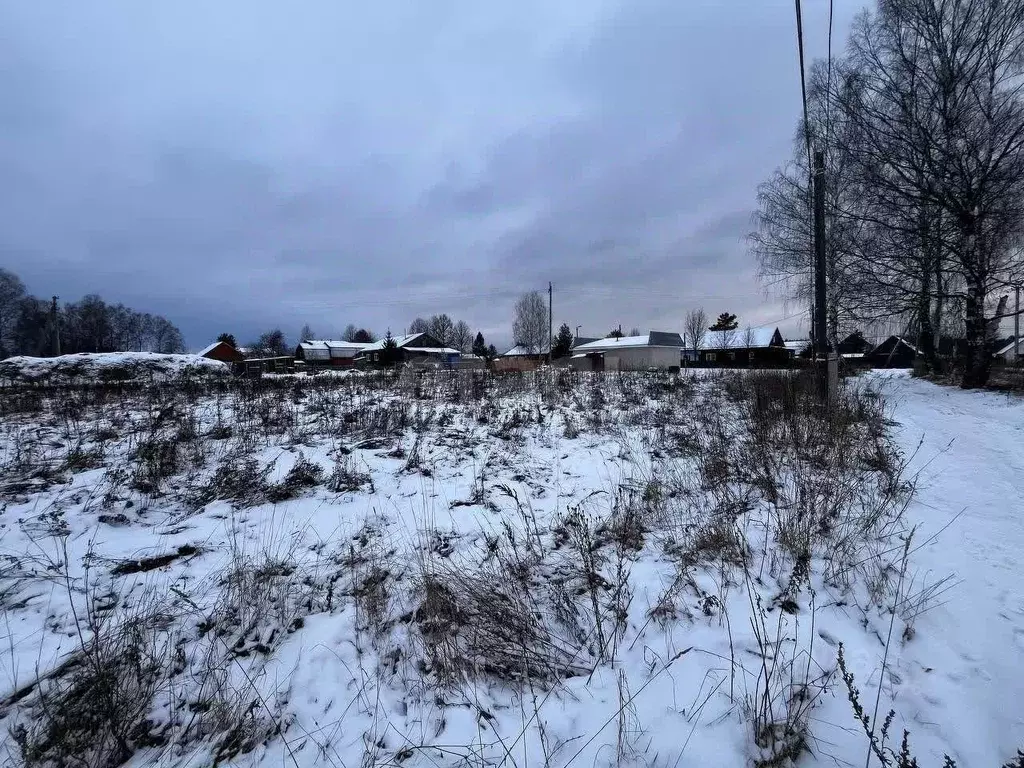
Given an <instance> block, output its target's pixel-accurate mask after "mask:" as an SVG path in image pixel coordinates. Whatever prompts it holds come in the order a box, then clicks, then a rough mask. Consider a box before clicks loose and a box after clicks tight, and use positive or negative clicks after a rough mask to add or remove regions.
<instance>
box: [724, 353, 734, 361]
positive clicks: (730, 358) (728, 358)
mask: <svg viewBox="0 0 1024 768" xmlns="http://www.w3.org/2000/svg"><path fill="white" fill-rule="evenodd" d="M725 359H726V360H735V359H736V353H735V352H726V353H725Z"/></svg>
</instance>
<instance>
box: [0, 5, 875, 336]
mask: <svg viewBox="0 0 1024 768" xmlns="http://www.w3.org/2000/svg"><path fill="white" fill-rule="evenodd" d="M862 4H863V3H861V2H853V1H851V0H836V3H835V5H836V8H835V31H834V38H833V40H834V43H833V44H834V46H835V47H836V48H841V47H842V44H843V42H844V40H845V36H846V32H847V30H848V28H849V24H850V21H851V19H852V17H853V16H854V14H855V13H856V11H857V10H858V9H859V8H860V7H861V6H862ZM827 6H828V3H827V2H826V1H825V0H807V1H805V2H804V13H805V35H806V43H807V48H808V56H809V57H812V56H820V55H824V52H825V45H826V40H827V29H828V23H827V22H828V15H827V13H828V11H827ZM808 63H809V62H808ZM799 104H800V90H799V80H798V68H797V60H796V42H795V23H794V11H793V3H792V0H736V1H734V2H731V3H721V2H719V0H618V1H613V0H585V1H584V0H517V2H514V3H513V2H481V1H480V0H466V1H465V2H456V1H454V0H429V2H427V1H426V0H420V1H417V0H401V1H395V2H373V3H365V2H363V3H353V2H345V1H344V0H304V2H301V3H285V2H281V0H275V1H274V2H266V1H264V0H218V2H208V1H207V0H203V2H191V1H189V2H181V1H180V0H178V1H176V2H161V3H148V2H137V0H125V2H117V3H115V2H104V1H100V0H90V2H80V1H79V0H76V1H75V2H22V1H21V0H0V178H2V179H3V186H2V187H0V266H4V267H6V268H8V269H11V270H13V271H14V272H16V273H17V274H19V275H20V276H21V277H22V279H23V280H24V281H25V283H26V285H27V286H28V289H29V290H30V291H31V292H33V293H36V294H38V295H42V296H49V295H50V294H53V293H57V294H59V295H60V296H61V297H62V298H63V299H66V300H73V299H77V298H79V297H81V296H82V295H84V294H86V293H90V292H97V293H100V294H101V295H102V296H103V297H104V298H106V299H107V300H108V301H122V302H124V303H126V304H128V305H130V306H133V307H135V308H137V309H140V310H147V311H152V312H159V313H161V314H164V315H166V316H167V317H168V318H169V319H171V320H172V321H173V322H175V323H177V324H178V326H179V327H180V328H181V329H182V331H183V332H184V333H185V336H186V340H187V342H188V343H189V345H190V346H191V347H199V346H202V345H204V344H205V343H206V342H207V341H209V340H210V339H212V338H213V337H214V336H216V335H217V334H218V333H220V332H222V331H231V332H234V333H235V334H236V336H238V337H239V338H240V339H249V338H252V337H254V336H255V335H256V334H258V333H259V332H260V331H262V330H265V329H267V328H270V327H273V326H280V327H281V328H282V329H283V330H284V331H285V333H286V334H287V335H288V336H289V338H290V339H291V338H294V337H295V336H296V335H297V334H298V331H299V328H300V327H301V326H302V325H303V323H307V322H308V323H310V324H311V325H312V326H313V328H314V330H316V331H317V332H318V334H320V335H323V336H330V335H336V334H338V333H339V332H340V331H341V329H342V328H344V327H345V325H346V324H348V323H355V324H357V325H362V326H367V327H369V328H371V329H373V330H374V331H376V332H377V333H383V332H384V331H385V330H386V329H387V328H388V327H390V328H391V330H392V331H393V332H395V333H398V332H400V331H401V330H402V329H403V328H404V327H405V326H406V325H407V324H408V323H409V322H410V321H411V320H412V319H413V318H414V317H416V316H417V315H429V314H431V313H436V312H447V313H449V314H450V315H452V316H453V317H455V318H456V319H459V318H463V319H465V320H467V321H468V322H469V323H470V325H471V326H473V328H474V329H481V330H483V332H484V334H485V335H486V336H487V337H488V338H489V340H493V341H495V342H498V343H499V346H501V345H502V344H505V343H507V342H510V341H511V322H512V305H513V304H514V302H515V299H516V297H517V296H518V295H519V294H520V293H522V292H523V291H525V290H529V289H534V288H536V289H542V290H546V288H547V283H548V281H549V280H550V281H552V282H553V283H554V286H555V303H554V307H555V309H554V315H555V324H556V326H557V325H558V324H560V323H562V322H567V323H569V325H570V326H573V327H575V326H577V325H580V326H582V328H581V333H582V334H584V335H588V334H590V335H604V333H606V332H607V331H608V330H609V329H610V328H612V327H614V326H616V325H618V324H620V323H621V324H622V325H623V327H624V328H627V329H628V328H630V327H632V326H639V327H641V328H643V329H648V328H651V329H656V330H677V331H681V330H682V324H683V323H682V319H683V316H684V315H685V313H686V311H687V310H688V309H689V308H691V307H693V306H697V305H702V306H704V307H705V309H706V310H707V311H708V313H709V314H711V315H714V314H717V313H718V312H721V311H725V310H728V311H731V312H734V313H736V314H738V315H739V317H740V322H741V323H742V324H744V325H746V324H760V323H773V324H774V323H778V324H780V325H782V327H783V330H784V331H790V332H796V331H797V330H798V328H797V327H796V325H795V323H796V322H797V321H798V320H802V317H789V318H788V319H787V316H791V315H793V314H794V313H797V312H800V311H801V308H800V307H793V306H785V305H783V304H782V303H781V302H780V301H778V300H777V299H776V298H772V297H766V296H765V294H764V291H763V289H762V288H761V286H760V285H759V284H758V282H757V279H756V275H755V265H754V263H753V261H752V259H751V257H750V255H749V252H748V248H747V246H746V244H745V242H744V235H745V233H746V232H747V231H748V230H749V229H750V226H751V214H752V211H753V206H754V202H755V190H756V186H757V184H758V182H759V181H761V180H762V179H764V178H765V177H766V176H767V175H768V174H769V173H770V172H771V171H772V169H773V168H774V167H776V166H777V165H779V164H780V163H781V162H783V161H784V160H785V159H786V158H787V157H788V156H789V153H790V147H791V142H792V138H793V134H794V129H795V121H796V119H797V116H798V111H799Z"/></svg>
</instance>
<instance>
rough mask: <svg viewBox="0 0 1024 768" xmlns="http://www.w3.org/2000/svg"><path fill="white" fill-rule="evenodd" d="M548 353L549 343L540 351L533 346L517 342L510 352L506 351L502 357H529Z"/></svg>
mask: <svg viewBox="0 0 1024 768" xmlns="http://www.w3.org/2000/svg"><path fill="white" fill-rule="evenodd" d="M547 353H548V348H547V345H545V346H543V347H542V348H541V350H540V351H539V352H538V351H537V350H535V349H534V348H533V347H527V346H524V345H523V344H516V345H515V346H514V347H512V349H510V350H509V351H508V352H505V353H504V354H503V355H502V357H528V356H530V355H546V354H547Z"/></svg>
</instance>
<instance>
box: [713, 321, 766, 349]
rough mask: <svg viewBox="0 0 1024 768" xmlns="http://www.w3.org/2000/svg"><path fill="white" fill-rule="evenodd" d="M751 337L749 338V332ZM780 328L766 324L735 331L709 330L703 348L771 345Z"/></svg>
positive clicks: (744, 347)
mask: <svg viewBox="0 0 1024 768" xmlns="http://www.w3.org/2000/svg"><path fill="white" fill-rule="evenodd" d="M748 332H749V333H750V339H749V340H748V339H747V333H748ZM777 332H778V328H776V327H775V326H774V325H765V326H762V327H760V328H737V329H736V330H734V331H708V332H707V334H705V336H704V339H703V341H701V344H700V348H701V349H747V348H748V347H770V346H771V345H772V339H773V338H775V334H776V333H777Z"/></svg>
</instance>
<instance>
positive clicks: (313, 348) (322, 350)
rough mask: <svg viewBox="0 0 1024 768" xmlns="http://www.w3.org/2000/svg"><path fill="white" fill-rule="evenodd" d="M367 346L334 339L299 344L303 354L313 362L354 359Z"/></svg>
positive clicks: (312, 340) (313, 340) (356, 342)
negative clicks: (331, 359) (330, 359)
mask: <svg viewBox="0 0 1024 768" xmlns="http://www.w3.org/2000/svg"><path fill="white" fill-rule="evenodd" d="M368 346H370V345H369V344H363V343H361V342H358V341H336V340H334V339H310V340H308V341H303V342H300V343H299V348H300V349H301V350H302V351H303V353H304V354H305V355H306V356H307V357H309V358H311V359H314V360H327V359H329V358H348V357H355V356H356V355H357V354H359V353H360V352H362V351H363V350H364V349H366V348H367V347H368Z"/></svg>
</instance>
